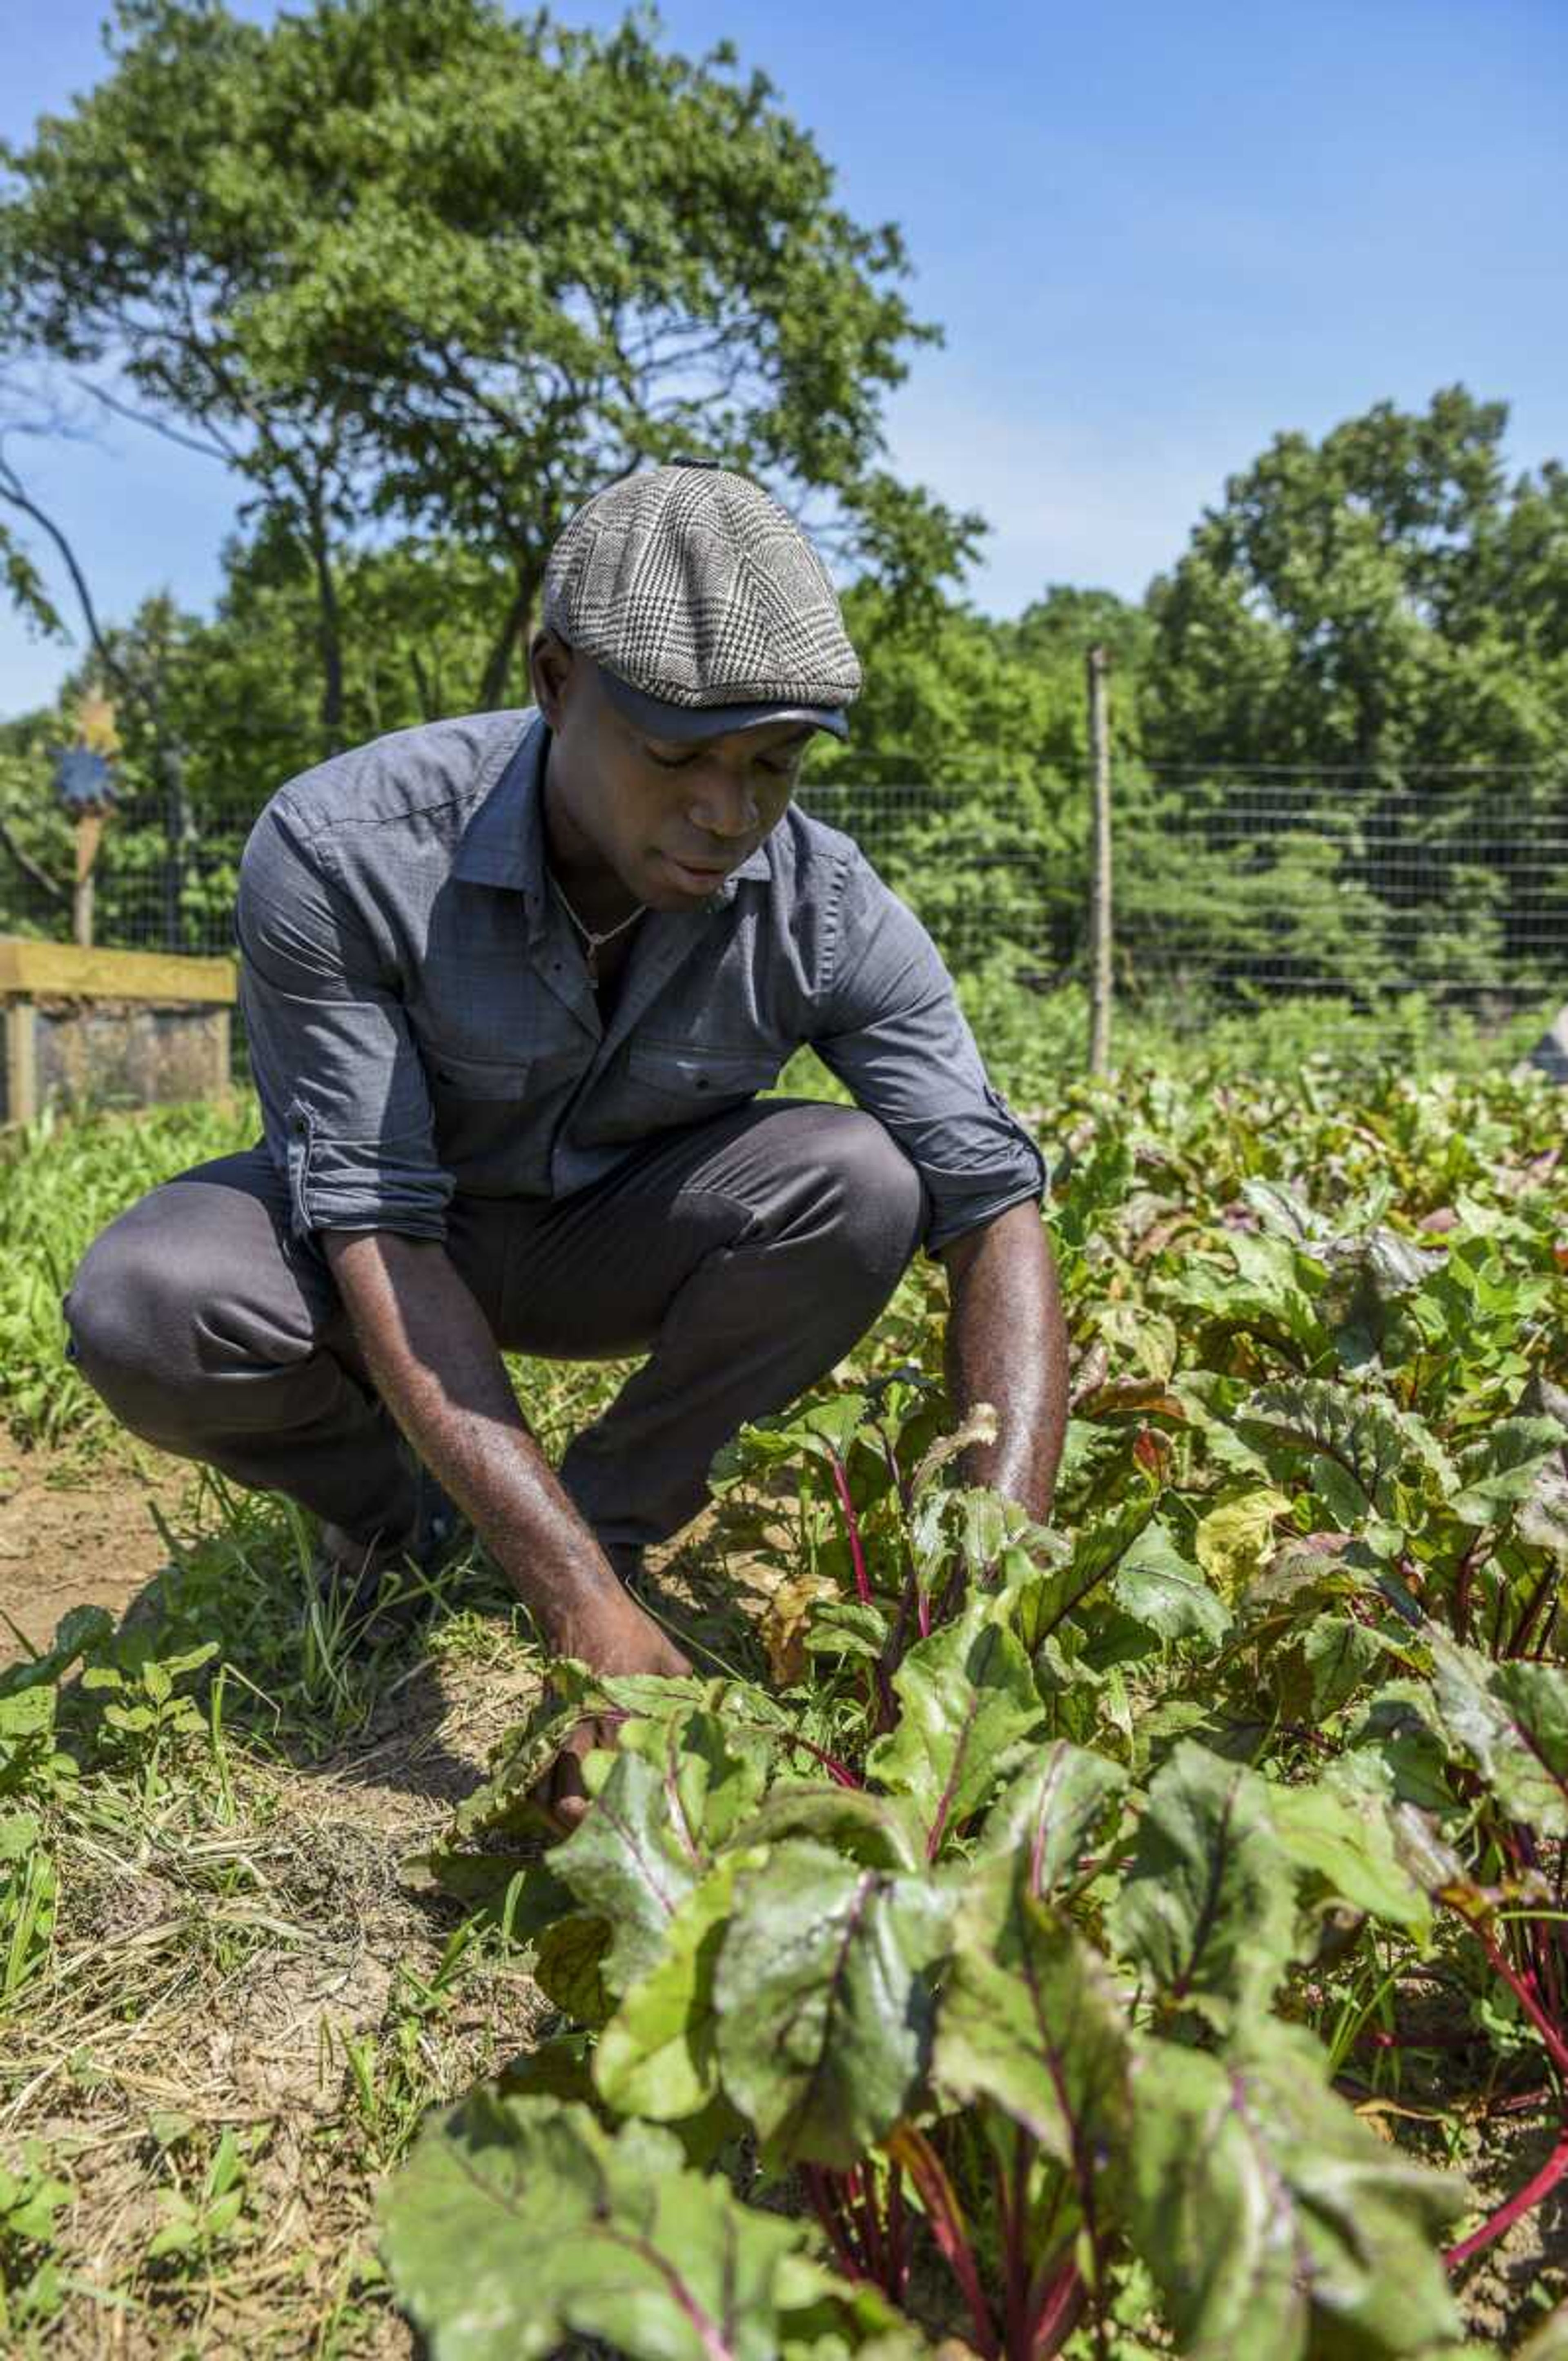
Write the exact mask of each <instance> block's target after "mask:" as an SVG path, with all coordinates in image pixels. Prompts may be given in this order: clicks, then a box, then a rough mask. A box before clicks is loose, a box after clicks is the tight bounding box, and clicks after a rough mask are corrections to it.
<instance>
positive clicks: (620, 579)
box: [544, 459, 861, 743]
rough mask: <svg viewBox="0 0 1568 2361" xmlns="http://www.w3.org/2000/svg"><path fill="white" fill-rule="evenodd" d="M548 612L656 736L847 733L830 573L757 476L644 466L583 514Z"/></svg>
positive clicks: (560, 558) (849, 672)
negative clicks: (808, 726)
mask: <svg viewBox="0 0 1568 2361" xmlns="http://www.w3.org/2000/svg"><path fill="white" fill-rule="evenodd" d="M544 621H545V624H546V627H547V628H548V629H549V630H551V631H554V632H555V633H556V635H557V636H558V637H559V638H561V639H563V640H565V642H567V644H568V645H569V646H571V647H575V648H581V649H582V650H583V651H584V653H586V654H587V655H590V656H592V657H593V658H594V660H595V662H596V663H597V664H598V665H599V666H600V668H601V671H602V674H603V676H604V683H605V687H606V689H607V690H608V692H609V696H610V697H611V698H612V699H613V700H614V702H615V704H616V705H617V706H618V707H619V708H620V710H621V711H622V712H623V713H624V714H626V716H627V717H628V719H630V720H632V721H634V722H635V723H636V724H637V725H638V727H639V728H640V729H643V730H647V731H648V732H649V733H650V735H652V736H656V737H661V738H666V739H670V740H672V741H674V742H676V743H679V742H681V741H684V740H688V739H696V738H710V737H718V735H720V734H721V732H723V731H724V730H744V729H746V728H747V727H748V726H749V725H750V724H751V723H752V722H756V721H810V722H813V723H815V725H816V726H817V728H818V729H819V730H832V732H833V734H834V735H835V737H839V738H844V737H847V736H848V735H849V724H848V722H847V721H846V719H845V717H844V708H845V707H846V706H847V705H848V704H849V703H850V700H851V699H852V698H853V697H855V696H856V695H857V693H858V692H859V689H860V686H861V667H860V664H859V663H858V662H857V660H856V656H855V651H854V649H853V648H852V647H851V646H850V642H849V637H848V635H847V633H846V632H845V630H844V619H843V616H842V615H841V614H840V612H839V600H838V596H837V594H836V592H835V591H834V588H833V585H832V582H831V581H830V579H829V578H828V569H827V567H826V566H824V565H823V563H822V560H821V559H820V558H819V557H818V556H817V552H816V551H815V550H814V549H813V548H812V546H811V544H810V542H809V541H807V539H806V535H805V533H802V531H801V529H800V527H799V526H798V525H797V524H796V523H795V520H794V518H793V517H791V516H789V515H788V514H787V513H786V512H785V511H784V510H783V509H782V508H780V506H779V504H778V502H777V501H776V500H773V499H771V498H770V497H769V495H768V494H767V493H766V492H764V491H763V490H762V487H761V486H760V485H758V484H753V483H752V482H751V480H750V478H747V477H745V476H737V475H735V474H733V473H731V471H730V470H729V468H727V467H717V466H715V465H714V464H713V463H712V462H711V461H707V460H698V459H690V460H688V459H676V460H674V461H672V462H671V463H670V465H669V466H668V467H651V468H648V469H647V470H645V471H644V473H642V474H641V475H638V476H628V477H626V478H624V479H623V480H622V481H621V482H620V483H619V484H611V485H610V486H609V489H607V490H605V491H602V492H598V493H596V494H595V496H594V498H593V499H592V500H589V501H588V502H587V505H586V506H585V507H583V508H580V509H579V510H578V511H577V513H576V516H575V517H573V518H572V520H571V522H569V523H568V524H567V525H566V527H565V530H564V531H563V533H561V535H560V538H559V539H558V540H557V542H556V544H555V545H554V549H553V550H552V551H551V553H550V562H549V565H548V566H547V567H546V569H545V576H544Z"/></svg>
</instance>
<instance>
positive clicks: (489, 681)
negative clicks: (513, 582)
mask: <svg viewBox="0 0 1568 2361" xmlns="http://www.w3.org/2000/svg"><path fill="white" fill-rule="evenodd" d="M539 580H540V577H539V575H538V573H537V572H536V571H535V570H534V569H532V568H530V570H529V571H528V572H527V573H526V574H521V575H519V577H518V584H517V590H516V593H515V595H514V596H513V598H512V600H511V603H510V606H509V607H508V609H507V612H506V620H505V622H504V623H503V624H502V625H501V628H500V630H499V631H498V632H497V633H496V637H495V641H494V643H493V644H492V646H491V649H490V653H489V655H488V657H487V659H486V662H485V670H484V676H483V678H482V679H481V680H480V683H479V710H480V712H481V713H493V712H494V711H495V709H496V708H497V707H498V706H499V705H501V704H503V703H504V702H505V698H506V686H507V676H508V675H509V674H510V671H511V666H512V659H513V657H514V655H515V654H516V653H517V652H518V649H519V647H520V646H521V647H526V646H527V644H528V642H529V639H530V637H531V635H532V629H533V609H534V601H535V598H537V596H538V591H539Z"/></svg>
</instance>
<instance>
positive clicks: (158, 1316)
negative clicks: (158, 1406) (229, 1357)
mask: <svg viewBox="0 0 1568 2361" xmlns="http://www.w3.org/2000/svg"><path fill="white" fill-rule="evenodd" d="M202 1281H203V1274H202V1273H201V1272H200V1270H199V1269H197V1268H193V1267H192V1260H191V1258H190V1257H188V1256H184V1255H181V1252H180V1251H179V1248H178V1243H177V1241H176V1240H175V1239H173V1238H172V1237H165V1236H162V1235H159V1234H158V1233H156V1232H152V1231H150V1230H149V1229H148V1227H147V1226H146V1225H137V1224H132V1223H131V1222H129V1221H128V1220H127V1218H126V1217H125V1216H122V1217H121V1219H120V1220H119V1221H117V1222H112V1223H111V1224H110V1225H109V1227H108V1228H107V1229H106V1230H104V1232H102V1234H101V1235H99V1236H98V1237H97V1238H95V1239H94V1240H93V1244H92V1245H91V1246H89V1247H88V1249H87V1252H86V1253H85V1255H83V1257H82V1261H81V1263H80V1264H79V1265H78V1267H77V1269H76V1273H75V1276H74V1277H73V1278H72V1279H71V1286H70V1289H69V1290H68V1292H67V1293H66V1295H65V1296H64V1298H63V1299H62V1301H61V1305H60V1309H61V1311H62V1312H63V1313H64V1315H65V1325H66V1331H67V1338H68V1342H67V1345H66V1355H67V1357H68V1358H69V1359H70V1360H72V1361H74V1362H76V1363H77V1364H78V1366H79V1367H81V1370H82V1375H83V1376H84V1377H85V1378H87V1379H88V1381H89V1383H90V1384H91V1385H93V1387H94V1388H95V1389H97V1390H98V1391H99V1392H100V1393H103V1394H105V1395H106V1396H107V1397H108V1398H109V1399H110V1400H111V1402H114V1403H117V1402H118V1400H120V1399H121V1398H123V1397H125V1396H126V1395H127V1394H134V1393H137V1392H140V1391H142V1390H144V1389H156V1390H158V1391H159V1392H167V1391H168V1390H170V1389H171V1388H173V1389H178V1388H179V1387H180V1385H181V1380H182V1379H184V1378H188V1377H189V1375H190V1374H191V1372H192V1367H193V1363H194V1354H193V1352H192V1325H193V1322H194V1317H195V1307H196V1300H197V1290H198V1289H199V1288H200V1287H201V1285H202Z"/></svg>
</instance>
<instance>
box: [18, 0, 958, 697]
mask: <svg viewBox="0 0 1568 2361" xmlns="http://www.w3.org/2000/svg"><path fill="white" fill-rule="evenodd" d="M110 51H111V70H110V71H109V72H108V74H107V75H106V76H105V78H104V80H103V81H102V82H100V83H99V84H98V85H97V86H96V87H95V88H94V89H93V90H92V91H90V92H89V93H87V94H86V95H85V96H84V97H83V98H82V99H81V100H80V101H78V102H77V104H75V106H74V107H73V108H72V109H71V112H70V113H69V114H66V115H58V116H52V117H46V118H45V119H44V120H43V121H41V122H40V123H39V124H38V126H37V128H36V133H35V137H34V138H33V141H32V143H31V145H30V146H28V147H27V148H22V149H20V150H16V151H14V152H12V153H10V154H9V155H8V156H7V158H6V161H7V163H8V165H9V168H10V174H11V181H12V189H11V192H10V194H9V196H8V198H7V200H6V201H5V203H4V204H0V288H3V291H4V315H3V316H4V319H5V335H6V338H7V341H8V345H9V349H10V350H11V351H12V353H14V354H15V353H22V354H27V355H29V356H42V357H49V358H53V359H56V360H60V361H64V362H69V363H71V364H72V365H75V366H78V367H86V368H91V369H93V370H96V371H97V372H99V374H100V380H101V382H102V383H103V384H104V390H105V391H106V392H108V393H109V394H110V395H111V397H112V398H114V399H115V400H121V399H123V400H126V401H130V402H131V403H132V404H134V405H135V406H136V407H137V409H138V410H139V411H141V412H143V413H144V414H146V415H147V416H148V418H150V419H151V420H152V421H154V422H155V423H159V424H160V425H161V426H163V427H165V428H167V429H170V430H171V431H175V432H179V433H181V434H187V435H191V436H194V437H195V438H197V439H198V440H200V441H202V442H203V443H204V444H205V445H207V447H209V448H211V449H212V450H213V452H214V455H215V456H218V457H220V458H221V459H222V460H223V462H224V463H225V465H226V466H228V467H230V468H232V469H233V470H234V471H235V473H236V476H237V477H238V478H240V479H241V482H242V484H243V486H244V487H245V489H246V492H247V498H248V500H249V501H250V503H251V510H252V513H257V512H259V513H260V514H261V515H262V516H263V517H264V518H265V520H266V521H267V522H268V524H269V527H270V528H271V529H272V530H273V531H284V532H287V533H290V534H291V536H292V537H293V538H294V539H295V540H296V541H297V543H298V544H299V545H300V547H301V549H302V552H303V553H304V554H305V555H306V557H307V559H308V562H309V566H310V569H311V575H312V579H313V588H314V595H315V599H316V607H317V637H318V642H319V650H320V666H321V726H322V732H323V740H324V741H325V742H326V743H328V744H332V743H335V742H337V741H338V740H339V739H340V737H341V734H342V729H343V663H344V650H343V632H342V617H341V614H340V611H339V602H340V591H339V575H340V571H341V567H342V564H343V560H344V555H345V551H346V549H347V548H348V547H350V546H352V545H355V544H356V543H357V544H361V545H362V544H364V543H365V542H366V541H367V540H373V539H374V538H376V537H377V535H378V534H380V535H385V533H387V532H389V531H393V532H396V531H402V532H406V533H421V534H432V533H433V534H436V535H439V536H442V537H447V536H450V537H452V538H453V539H455V540H456V541H459V542H461V543H462V544H463V545H464V547H465V548H466V551H467V552H468V553H469V554H470V555H471V557H472V558H473V559H475V560H483V561H487V562H488V564H489V565H490V566H491V567H492V569H493V582H492V601H493V603H492V605H491V608H490V612H489V615H488V627H487V640H486V645H485V648H484V652H483V657H482V662H481V663H480V664H479V666H478V668H477V672H476V675H475V677H474V678H473V680H472V681H471V682H470V683H469V684H468V686H467V689H466V697H465V699H464V701H465V702H468V703H477V704H494V703H497V702H499V701H500V699H501V697H502V696H503V694H504V692H505V688H506V684H507V679H508V675H509V670H510V666H511V664H512V663H513V661H514V658H515V654H516V651H517V647H518V644H519V640H520V636H521V633H522V631H523V630H524V629H525V627H526V625H527V622H528V620H529V619H530V618H531V617H532V615H533V614H534V612H535V610H536V604H537V599H538V594H539V589H540V584H541V579H542V575H543V563H544V558H545V555H546V553H547V551H548V549H549V547H550V544H551V543H552V542H553V540H554V537H555V535H556V533H558V531H559V530H560V527H561V526H562V525H563V524H564V523H565V520H566V518H567V517H568V516H569V515H570V514H571V513H572V511H574V510H575V509H576V508H577V507H578V506H579V505H580V504H581V503H582V501H583V500H585V499H587V497H588V496H589V495H590V494H591V493H592V492H593V491H595V490H597V489H599V487H600V486H602V485H603V484H605V483H606V482H608V481H609V480H610V479H611V478H615V477H617V476H620V475H621V474H623V473H625V472H626V471H628V470H629V469H630V468H633V467H637V466H639V465H641V464H642V463H643V462H646V461H651V460H659V459H664V458H669V457H672V456H676V455H678V454H680V453H682V452H685V451H691V452H694V453H696V454H697V455H699V456H708V457H714V458H720V459H723V460H725V461H726V462H728V463H729V464H732V465H734V466H736V467H740V468H741V469H743V470H744V471H745V472H747V473H749V474H751V475H753V476H755V477H757V478H759V479H760V480H762V481H763V482H765V483H767V484H768V485H769V486H770V487H771V488H772V489H774V490H776V491H777V492H778V493H779V494H780V496H781V497H783V498H784V499H785V500H786V501H787V502H788V504H790V505H791V506H793V507H795V509H797V510H804V511H806V514H807V520H808V522H815V523H816V524H817V529H818V531H819V532H820V533H821V534H822V535H823V537H824V538H825V539H826V540H827V541H828V543H829V544H831V545H832V546H834V547H835V548H836V549H837V551H838V552H839V555H841V556H842V558H843V559H844V560H845V561H846V562H847V563H849V564H850V565H851V566H855V567H857V568H858V569H861V570H866V571H870V572H872V573H874V574H876V575H877V576H879V577H881V578H882V579H883V580H884V581H885V582H886V583H887V584H888V585H889V586H890V588H891V589H892V590H893V591H894V593H895V595H897V596H899V597H900V598H904V599H905V600H908V599H915V598H919V597H920V596H921V595H922V594H926V593H929V592H930V590H931V589H932V588H933V587H934V586H935V585H936V584H938V583H939V582H940V581H941V580H942V579H943V578H944V577H948V576H950V575H951V574H952V573H953V572H954V571H955V570H956V569H957V568H958V567H959V566H960V565H961V563H962V562H963V559H964V557H965V555H966V554H967V553H969V552H970V550H971V549H972V548H973V546H974V544H975V542H976V538H977V535H978V533H979V531H980V521H979V519H978V518H977V517H975V516H972V515H968V514H959V513H956V512H954V511H951V510H949V509H948V508H947V507H945V506H944V505H943V504H942V503H941V502H939V501H938V500H935V499H933V498H932V497H931V496H929V495H928V494H927V493H924V492H922V491H921V490H920V489H917V488H915V487H911V486H909V485H906V484H904V483H902V482H900V481H899V480H897V479H896V478H894V476H893V475H892V474H891V473H890V472H889V471H888V470H887V469H886V467H884V466H883V407H882V406H883V399H884V396H885V394H886V392H887V391H888V390H889V389H890V388H892V387H893V386H894V385H896V384H897V383H898V382H899V381H900V380H901V379H902V378H903V376H904V375H905V369H906V368H907V364H908V356H909V354H910V353H911V352H912V351H914V350H916V349H917V348H918V347H919V346H921V345H923V344H928V343H931V342H933V341H935V340H936V338H937V335H938V331H937V329H936V328H935V327H934V326H932V325H931V324H928V323H926V322H922V321H919V320H917V319H916V317H915V315H914V314H913V313H912V312H911V311H910V309H909V307H908V305H907V303H906V302H905V298H904V294H903V292H902V285H903V281H904V280H905V276H906V272H907V263H906V258H905V250H904V246H903V241H902V239H901V237H900V236H899V233H898V231H897V230H896V228H894V226H892V225H879V226H874V227H870V228H868V227H864V226H862V225H859V224H857V223H856V222H854V221H853V220H852V219H851V218H850V215H849V214H847V213H846V212H845V211H844V210H843V209H842V207H841V206H840V205H839V203H837V201H836V198H835V193H834V176H833V172H832V169H831V167H830V166H829V164H828V162H827V160H826V159H825V158H824V157H823V156H822V155H821V153H820V152H819V150H818V149H817V146H816V144H815V142H814V141H813V139H812V138H811V137H810V136H809V134H807V133H806V132H805V131H803V130H802V129H801V128H800V127H799V126H797V125H796V124H795V122H794V121H793V120H792V119H791V117H790V116H789V115H788V114H787V113H786V112H785V111H784V108H783V107H782V106H781V105H780V104H778V102H777V100H776V97H775V94H774V92H773V87H772V85H771V84H770V83H769V82H768V81H767V79H766V77H765V76H764V75H762V74H760V73H751V74H742V73H741V72H740V69H739V66H738V63H737V60H736V58H735V54H734V51H733V50H732V49H731V48H729V45H727V44H720V45H719V46H718V48H716V49H713V50H712V51H711V52H710V53H709V54H708V55H707V57H705V58H702V59H700V60H692V59H688V58H685V57H682V56H680V55H678V54H675V53H674V52H673V51H671V50H669V49H665V48H663V46H662V45H661V43H660V41H659V39H658V38H657V27H656V23H655V21H654V20H653V19H652V18H649V17H645V16H629V17H628V18H627V19H626V21H625V22H624V23H623V24H622V25H621V26H620V27H619V28H618V29H617V30H616V31H614V32H612V33H610V34H609V35H607V36H601V35H599V34H597V33H592V32H579V31H572V30H568V29H566V28H565V27H562V26H559V25H557V24H555V23H554V21H553V20H552V19H551V18H550V17H549V16H548V15H547V14H545V13H543V12H540V13H539V14H537V15H533V16H527V17H519V16H513V15H511V14H510V13H509V12H508V11H507V10H506V9H505V8H503V7H501V6H499V5H495V0H313V5H310V6H309V7H307V8H305V9H303V10H302V11H301V12H299V13H298V14H293V13H290V14H285V15H282V16H280V17H278V18H277V19H276V21H275V22H273V23H272V24H270V25H268V26H258V25H255V24H252V23H250V22H248V21H247V20H244V19H242V18H239V17H236V16H233V15H232V14H231V13H230V12H229V11H228V10H227V9H226V8H225V7H224V6H223V5H221V0H119V5H118V7H117V9H116V12H115V24H114V29H113V32H112V36H111V40H110ZM814 512H815V513H814Z"/></svg>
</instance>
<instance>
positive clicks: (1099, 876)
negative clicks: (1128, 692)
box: [1088, 647, 1111, 1074]
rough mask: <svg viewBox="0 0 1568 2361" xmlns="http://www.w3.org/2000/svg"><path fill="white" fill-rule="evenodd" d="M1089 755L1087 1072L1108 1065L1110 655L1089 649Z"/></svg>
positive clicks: (1106, 1069)
mask: <svg viewBox="0 0 1568 2361" xmlns="http://www.w3.org/2000/svg"><path fill="white" fill-rule="evenodd" d="M1088 669H1089V754H1090V780H1091V794H1092V796H1093V809H1094V827H1093V836H1092V846H1093V851H1092V862H1091V870H1090V884H1089V1071H1090V1072H1091V1074H1103V1073H1107V1072H1109V1071H1110V1065H1111V704H1110V692H1109V677H1110V672H1111V655H1110V651H1109V650H1108V649H1107V648H1103V647H1092V648H1091V649H1090V651H1089V658H1088Z"/></svg>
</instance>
